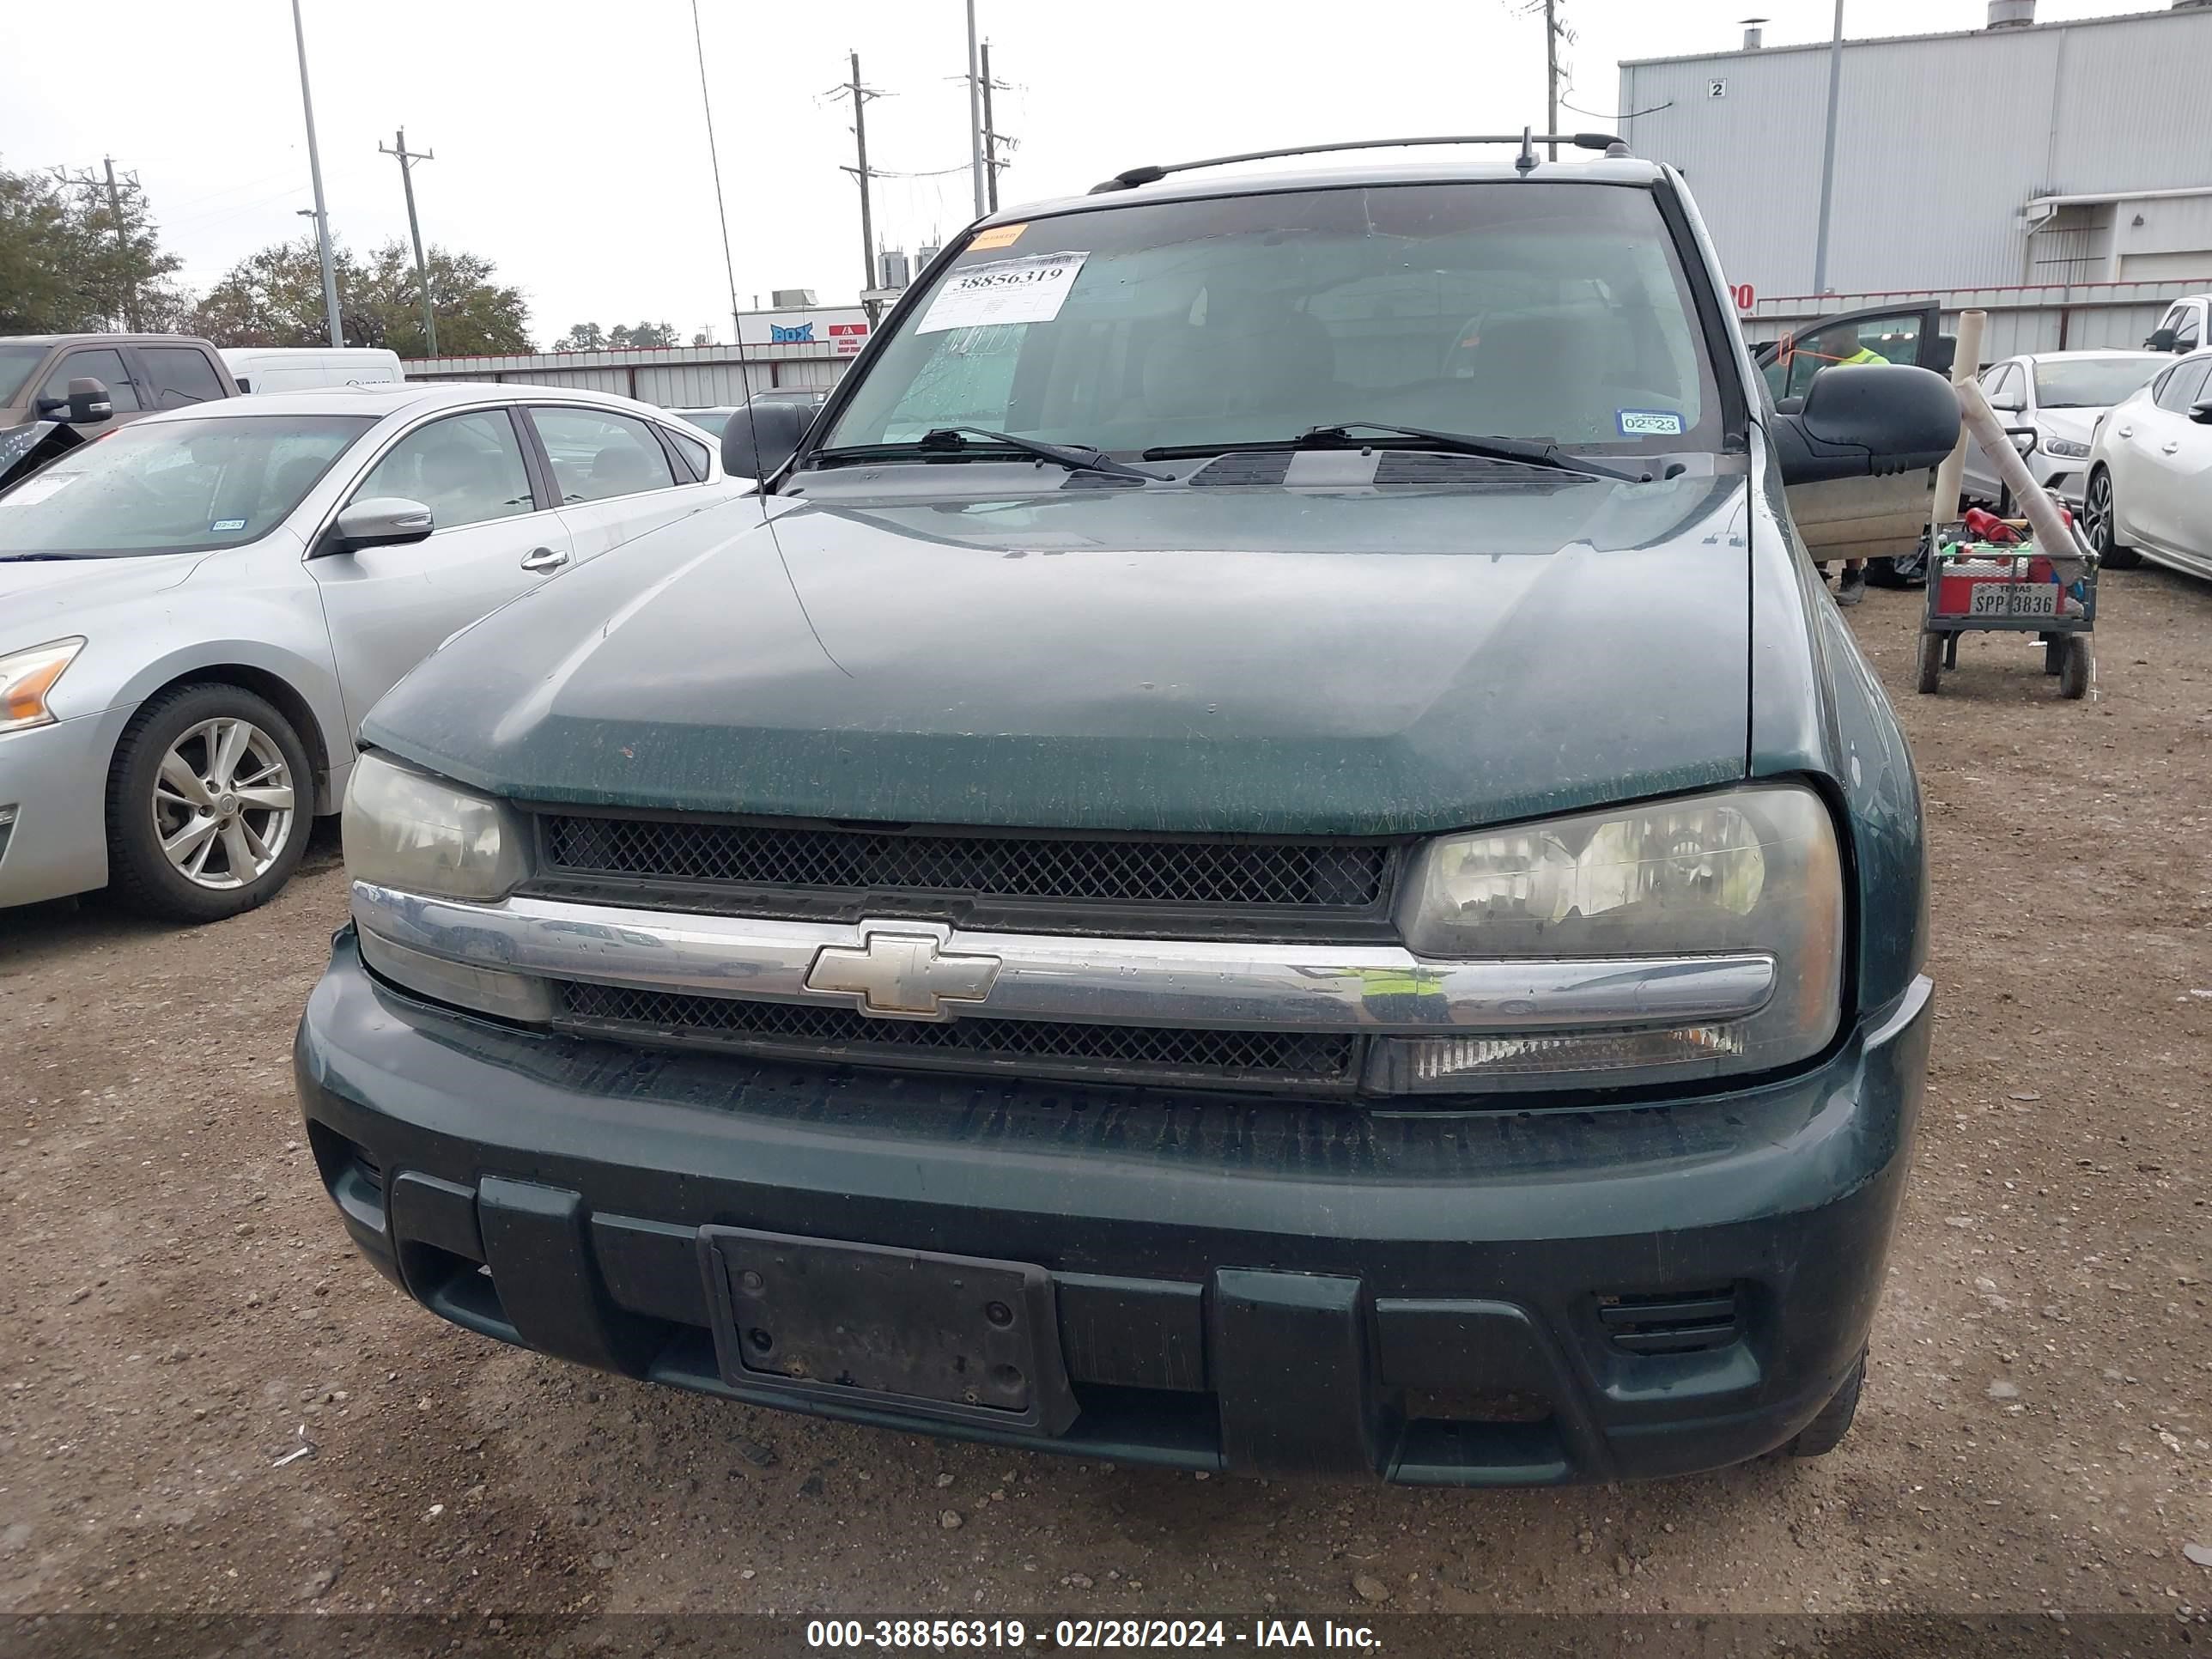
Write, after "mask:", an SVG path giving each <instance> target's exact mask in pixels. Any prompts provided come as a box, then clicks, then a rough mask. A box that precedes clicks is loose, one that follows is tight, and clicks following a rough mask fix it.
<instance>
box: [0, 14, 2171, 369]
mask: <svg viewBox="0 0 2212 1659" xmlns="http://www.w3.org/2000/svg"><path fill="white" fill-rule="evenodd" d="M1561 3H1562V7H1563V9H1564V12H1565V16H1566V18H1567V21H1569V22H1570V24H1571V26H1572V27H1574V29H1575V31H1576V33H1577V36H1578V37H1579V38H1578V39H1577V41H1576V42H1575V43H1574V44H1573V45H1572V46H1570V47H1569V48H1568V61H1569V63H1570V64H1571V68H1572V70H1573V82H1574V83H1573V87H1572V89H1571V91H1569V93H1568V94H1567V98H1568V100H1569V101H1570V102H1571V103H1572V104H1575V105H1579V106H1581V107H1582V109H1583V110H1584V111H1588V112H1595V113H1594V114H1575V113H1563V115H1562V118H1561V120H1562V125H1569V126H1580V127H1583V128H1589V127H1594V126H1595V127H1603V126H1605V125H1607V117H1609V116H1610V115H1612V114H1613V112H1614V104H1615V99H1616V97H1617V95H1618V90H1619V77H1618V75H1617V73H1616V69H1615V66H1616V64H1618V63H1619V61H1620V59H1622V58H1645V57H1658V56H1665V55H1669V54H1673V53H1678V52H1701V51H1708V50H1713V49H1717V48H1725V47H1728V46H1733V45H1735V43H1736V42H1737V41H1738V40H1739V39H1740V37H1741V27H1740V23H1739V20H1741V18H1743V17H1744V16H1746V15H1749V14H1753V13H1765V14H1766V15H1768V16H1769V18H1770V19H1771V21H1770V22H1769V23H1768V25H1767V40H1768V42H1769V44H1770V45H1782V44H1785V43H1790V42H1796V41H1804V40H1824V39H1826V37H1827V34H1828V32H1829V29H1830V27H1831V23H1832V17H1833V10H1832V6H1831V4H1830V0H1561ZM2158 4H2159V0H2043V3H2042V5H2041V7H2040V8H2039V16H2040V18H2041V19H2042V20H2044V21H2052V20H2056V19H2060V18H2069V17H2083V16H2098V15H2111V14H2113V13H2118V12H2127V11H2142V10H2145V9H2156V8H2157V6H2158ZM302 5H303V9H304V14H305V17H306V22H307V52H308V59H309V67H310V70H311V71H312V74H313V90H314V96H315V114H316V126H317V131H318V136H319V141H320V144H321V149H322V162H323V179H324V186H325V191H326V192H327V195H328V197H329V204H330V212H331V225H332V228H333V229H334V231H335V233H336V234H337V236H338V237H339V238H340V239H341V240H343V241H344V242H346V243H347V244H349V245H350V246H355V247H357V248H366V247H368V246H374V244H376V243H379V242H381V241H383V240H385V239H386V238H388V237H392V236H404V234H406V226H407V222H406V213H405V209H404V204H403V202H402V199H401V196H400V185H399V176H398V167H397V165H396V164H395V163H394V162H393V161H392V160H390V159H389V158H387V157H386V156H382V155H379V154H378V153H377V145H378V143H379V142H380V141H381V142H383V143H391V142H392V134H393V131H394V130H395V129H396V128H398V127H399V126H401V125H404V126H405V128H406V130H407V140H408V145H409V148H410V149H415V150H418V151H419V150H425V149H428V150H434V151H435V153H436V157H437V159H436V160H435V161H430V162H428V163H426V164H424V165H422V167H419V168H418V169H417V172H416V197H417V202H418V204H419V206H420V209H421V213H422V228H423V234H425V236H426V237H428V239H429V240H432V241H435V242H439V243H443V244H446V245H447V246H453V247H457V248H465V249H466V250H468V251H470V252H475V253H478V254H482V255H483V256H485V257H487V258H491V259H492V260H494V261H495V262H496V263H497V264H498V266H499V270H500V275H501V278H502V279H503V280H505V281H508V282H512V283H518V284H520V286H521V288H522V289H524V290H525V292H526V294H527V295H529V298H530V303H531V317H532V330H533V331H534V332H535V333H536V335H537V336H538V338H539V339H540V340H541V341H543V340H548V339H550V338H551V337H553V336H554V335H556V334H558V333H561V332H562V331H565V330H566V329H567V328H568V325H570V324H572V323H575V322H580V321H584V320H593V321H597V322H599V323H601V324H604V325H607V326H610V327H611V326H612V325H614V324H616V323H617V322H636V321H640V320H644V319H650V320H653V321H663V320H665V321H667V322H670V323H672V324H674V325H676V326H677V327H678V329H679V330H680V331H683V333H684V337H686V338H688V337H690V334H691V333H692V332H693V331H695V330H697V329H700V328H712V329H713V330H714V337H716V338H717V339H724V340H726V339H727V338H728V337H729V334H730V329H729V318H728V312H729V299H728V285H727V283H726V279H725V276H724V274H723V261H722V252H721V246H720V240H719V237H718V235H717V231H716V226H715V216H714V183H713V177H712V174H711V173H710V172H709V169H708V146H707V140H706V131H705V125H704V123H703V120H702V115H701V111H700V98H699V82H698V75H697V69H696V62H695V59H694V57H693V52H692V35H691V9H690V0H622V3H620V4H605V3H584V0H302ZM1534 9H1535V10H1536V11H1537V12H1538V13H1539V14H1541V0H1536V3H1535V5H1534ZM977 10H978V14H979V16H980V19H981V30H982V33H984V35H985V36H986V37H987V39H988V40H990V42H991V44H992V48H993V51H992V70H993V73H994V76H995V77H996V78H997V79H999V80H1000V81H1003V82H1007V83H1008V84H1009V89H1008V90H1006V91H1005V92H1003V93H1001V94H999V96H998V108H997V111H996V115H997V124H998V125H999V127H1000V130H1001V131H1005V132H1007V133H1009V134H1012V135H1013V136H1014V137H1016V138H1017V139H1018V148H1017V149H1014V150H1013V151H1012V159H1013V161H1014V166H1013V167H1012V170H1011V171H1009V172H1008V173H1006V175H1005V179H1004V181H1003V185H1002V191H1003V194H1004V196H1005V197H1006V200H1008V201H1010V202H1018V201H1023V200H1027V199H1031V198H1035V197H1045V196H1054V195H1060V194H1065V193H1069V192H1073V191H1082V190H1084V189H1085V188H1087V187H1088V186H1089V185H1091V184H1093V183H1095V182H1097V180H1098V179H1102V178H1104V177H1106V176H1107V175H1109V174H1110V173H1116V172H1118V171H1120V170H1121V168H1123V167H1132V166H1136V165H1139V164H1140V163H1143V162H1147V161H1173V160H1176V159H1178V158H1188V157H1193V156H1201V155H1216V154H1220V153H1223V152H1227V151H1235V150H1243V149H1261V148H1265V147H1267V146H1268V145H1271V144H1295V143H1318V142H1326V141H1328V140H1331V139H1337V138H1348V137H1383V136H1395V135H1399V134H1413V133H1425V132H1452V131H1507V130H1511V129H1515V128H1517V127H1519V126H1521V125H1523V124H1524V123H1527V122H1530V121H1535V122H1540V123H1541V120H1542V118H1543V101H1542V100H1543V92H1544V84H1543V31H1542V27H1541V23H1540V22H1539V21H1536V20H1535V19H1534V18H1532V17H1531V16H1530V15H1528V13H1529V11H1530V0H1394V3H1391V4H1389V5H1376V4H1350V3H1345V0H1334V3H1328V4H1320V3H1314V0H1114V3H1110V4H1098V3H1086V4H1067V3H1060V0H977ZM699 11H700V15H701V19H702V26H703V32H704V35H705V40H706V56H707V69H708V79H709V82H710V84H711V88H712V91H713V95H714V119H715V131H716V133H717V135H718V137H719V138H720V153H721V160H722V178H723V184H724V187H725V189H726V192H727V197H728V208H729V222H730V238H731V243H732V250H733V252H734V256H735V260H736V266H737V289H738V304H739V305H740V306H742V307H750V306H751V304H752V302H753V296H754V295H759V296H760V299H761V303H763V304H766V303H767V302H768V293H769V289H775V288H812V289H817V290H819V292H820V295H821V297H822V300H823V303H824V304H830V303H844V304H850V303H852V301H853V299H854V293H855V290H856V289H858V287H859V285H860V273H861V269H862V267H861V252H860V226H859V217H858V200H859V197H858V191H857V190H856V188H855V186H854V182H853V180H852V179H851V178H850V176H849V175H848V174H847V173H842V172H840V171H839V168H840V167H841V166H845V165H849V164H850V163H851V161H852V160H853V155H852V143H853V140H852V132H851V116H850V113H849V111H848V106H847V105H846V104H845V103H843V102H842V101H834V100H830V99H829V98H828V97H827V96H825V95H824V94H827V93H828V92H829V90H830V88H833V87H835V86H836V84H837V83H838V82H841V81H842V80H843V79H844V78H845V77H846V76H847V74H848V64H847V58H846V53H847V52H848V51H854V50H857V51H858V52H860V59H861V72H862V75H863V76H864V78H865V79H866V82H867V84H868V85H869V86H871V87H872V88H877V89H878V90H880V91H881V92H882V93H883V94H884V96H882V97H881V98H880V99H878V100H875V101H873V102H872V103H871V104H870V105H869V106H868V137H869V152H870V160H871V161H872V164H873V166H874V167H877V168H880V169H886V170H890V171H892V172H897V173H915V174H921V173H937V174H938V176H935V177H921V178H910V179H883V180H880V181H878V185H877V211H876V226H877V229H878V234H879V237H880V239H881V240H884V241H885V242H887V243H888V244H889V245H890V246H904V247H907V248H908V249H912V248H914V247H915V246H919V245H920V244H921V243H922V242H925V241H928V240H933V239H936V238H939V237H942V236H945V235H949V234H952V233H954V232H956V231H957V230H958V229H959V228H961V226H962V225H963V224H964V223H966V222H967V221H968V220H969V218H970V217H971V216H972V213H971V206H970V186H969V174H968V173H967V171H966V167H965V163H966V161H967V131H968V129H967V94H966V91H965V89H964V88H963V85H962V83H961V82H960V79H959V77H960V76H961V75H962V73H963V68H964V59H965V52H966V46H965V31H964V25H963V8H962V4H961V0H810V3H806V4H803V5H793V6H783V5H778V6H771V5H769V4H765V3H761V0H699ZM1986 13H1987V7H1986V3H1985V0H1847V6H1846V14H1845V15H1846V27H1847V30H1848V32H1849V33H1850V34H1852V35H1854V36H1860V35H1871V34H1895V33H1911V32H1918V31H1928V30H1948V29H1966V28H1974V27H1980V25H1981V24H1982V23H1983V21H1984V19H1985V16H1986ZM86 15H87V10H86V7H85V6H84V5H82V4H77V5H61V4H50V3H33V0H0V165H4V166H6V167H13V168H19V169H20V168H27V167H51V166H56V165H67V166H70V167H98V166H99V164H100V159H101V157H102V156H103V155H113V156H114V157H115V160H116V163H117V165H118V167H122V168H125V169H129V170H133V171H135V172H136V173H137V175H138V176H139V178H140V179H142V180H143V182H144V184H145V185H146V188H147V190H148V191H149V196H150V198H151V201H152V204H153V207H154V210H155V215H156V216H157V217H158V219H159V221H160V222H161V228H162V232H163V234H164V235H165V237H166V238H167V241H168V243H169V245H170V246H172V247H173V248H174V249H175V250H176V251H177V252H179V253H180V254H182V255H183V256H184V259H185V269H184V271H183V273H182V275H183V277H184V280H185V282H186V283H188V284H189V285H191V286H192V287H194V288H196V289H204V288H206V287H207V286H209V285H210V284H211V283H214V282H215V281H216V279H217V278H218V277H220V276H222V273H223V272H224V270H227V269H228V267H229V266H230V265H231V264H233V263H234V262H235V261H236V260H238V259H239V258H242V257H243V256H245V255H246V254H247V253H250V252H252V251H253V250H254V249H255V248H257V247H259V246H263V245H264V244H266V243H268V242H270V241H274V240H279V239H282V238H284V237H288V236H291V235H295V234H299V233H300V232H301V230H303V229H304V228H307V222H306V221H304V220H302V219H300V218H297V217H295V214H296V213H297V211H298V210H300V209H302V208H306V207H308V206H311V205H312V203H313V196H312V194H311V191H310V189H309V185H308V176H307V143H306V139H305V136H304V131H303V126H302V123H301V112H300V87H299V81H298V75H297V70H296V67H295V58H294V52H293V43H292V26H291V15H290V10H289V4H288V3H287V0H189V3H179V0H101V3H100V5H99V6H98V27H97V29H96V31H95V34H96V40H94V41H91V42H88V36H87V33H86V22H85V18H86ZM88 44H91V45H94V46H96V50H95V51H93V52H90V53H89V54H88V51H87V48H88ZM64 63H66V64H70V65H73V66H75V68H74V70H72V72H66V73H65V72H63V70H62V68H61V65H62V64H64ZM1960 95H1961V97H1962V98H1966V97H1968V96H1969V95H1971V96H1972V97H1973V98H1974V99H1975V100H1977V101H1978V102H1979V103H1981V104H1983V105H1984V106H1986V105H1987V96H1988V89H1986V88H1960ZM1998 96H1999V101H2000V103H2001V102H2002V94H1998ZM1789 137H1790V140H1791V141H1794V142H1801V143H1807V144H1817V143H1819V112H1817V111H1811V110H1808V112H1806V118H1805V125H1804V128H1803V130H1802V132H1800V133H1797V134H1794V135H1790V136H1789ZM944 169H952V171H949V172H947V171H940V170H944Z"/></svg>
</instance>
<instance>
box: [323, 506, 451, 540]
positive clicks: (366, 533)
mask: <svg viewBox="0 0 2212 1659" xmlns="http://www.w3.org/2000/svg"><path fill="white" fill-rule="evenodd" d="M437 527H438V525H437V520H435V518H433V517H432V516H431V513H430V509H429V508H428V507H425V506H423V505H422V502H420V501H408V500H406V499H405V498H404V497H403V496H398V495H372V496H370V497H369V498H368V500H367V501H356V502H354V503H353V505H352V506H350V507H347V508H346V509H345V510H344V511H343V513H339V514H338V518H337V523H336V524H334V525H332V526H331V532H330V534H329V535H328V536H327V537H325V538H324V541H323V547H322V550H323V551H324V552H325V553H358V552H360V551H361V550H362V549H363V548H368V547H398V546H401V545H403V544H405V543H408V542H419V541H421V540H422V539H423V538H425V537H427V536H428V535H429V533H430V532H432V531H434V530H435V529H436V528H437Z"/></svg>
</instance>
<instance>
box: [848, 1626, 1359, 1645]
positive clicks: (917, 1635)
mask: <svg viewBox="0 0 2212 1659" xmlns="http://www.w3.org/2000/svg"><path fill="white" fill-rule="evenodd" d="M1032 1637H1034V1638H1036V1645H1037V1646H1039V1647H1042V1646H1044V1645H1045V1640H1044V1637H1045V1632H1044V1631H1043V1630H1042V1628H1038V1629H1036V1630H1031V1629H1030V1627H1029V1626H1026V1625H1024V1624H1023V1623H1022V1621H1021V1620H1018V1619H992V1620H982V1619H878V1620H872V1621H869V1620H859V1619H817V1620H810V1621H809V1622H808V1624H807V1626H806V1645H807V1646H808V1647H810V1648H823V1649H829V1650H838V1649H847V1648H850V1649H872V1650H878V1651H892V1650H900V1649H907V1650H912V1649H928V1650H933V1651H943V1650H946V1649H949V1648H1001V1649H1018V1648H1023V1647H1026V1646H1028V1645H1029V1644H1030V1639H1031V1638H1032ZM1231 1644H1236V1645H1239V1646H1245V1647H1254V1648H1355V1649H1358V1648H1373V1647H1376V1646H1378V1645H1379V1644H1378V1643H1377V1642H1376V1638H1375V1632H1374V1631H1373V1630H1372V1629H1371V1628H1370V1626H1365V1625H1340V1624H1337V1623H1335V1622H1334V1620H1322V1623H1321V1625H1320V1626H1319V1628H1318V1629H1316V1627H1315V1626H1313V1625H1312V1624H1311V1623H1310V1621H1308V1620H1304V1619H1267V1620H1259V1621H1256V1622H1255V1624H1254V1625H1253V1626H1252V1627H1251V1629H1249V1631H1244V1630H1233V1629H1231V1628H1230V1627H1229V1626H1227V1625H1226V1623H1225V1621H1224V1620H1219V1619H1211V1620H1207V1619H1062V1620H1059V1621H1058V1622H1057V1623H1055V1624H1054V1626H1053V1627H1052V1640H1051V1645H1052V1646H1053V1647H1055V1648H1061V1649H1066V1648H1223V1647H1228V1646H1230V1645H1231Z"/></svg>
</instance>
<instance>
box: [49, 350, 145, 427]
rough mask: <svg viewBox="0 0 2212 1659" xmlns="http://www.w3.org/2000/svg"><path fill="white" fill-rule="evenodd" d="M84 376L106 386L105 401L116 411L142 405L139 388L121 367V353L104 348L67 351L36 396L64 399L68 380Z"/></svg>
mask: <svg viewBox="0 0 2212 1659" xmlns="http://www.w3.org/2000/svg"><path fill="white" fill-rule="evenodd" d="M87 375H89V376H91V377H92V378H93V379H94V380H98V381H100V383H101V384H102V385H104V386H106V388H107V401H108V402H109V403H110V404H112V405H113V407H114V410H115V412H116V413H117V414H118V415H120V414H122V413H123V412H124V410H137V409H142V408H143V407H144V405H143V404H141V403H140V402H139V401H138V388H137V386H133V385H132V384H131V371H130V370H129V369H127V368H125V367H124V366H123V354H122V353H121V352H119V351H116V350H114V349H111V348H107V347H102V348H100V349H98V350H94V351H72V352H70V355H69V356H66V357H64V358H63V359H62V360H61V362H58V363H56V364H55V365H54V368H53V372H52V374H48V375H47V376H46V384H45V385H44V386H40V388H39V396H40V397H41V398H66V397H68V396H69V383H70V381H71V380H82V379H84V378H85V377H86V376H87Z"/></svg>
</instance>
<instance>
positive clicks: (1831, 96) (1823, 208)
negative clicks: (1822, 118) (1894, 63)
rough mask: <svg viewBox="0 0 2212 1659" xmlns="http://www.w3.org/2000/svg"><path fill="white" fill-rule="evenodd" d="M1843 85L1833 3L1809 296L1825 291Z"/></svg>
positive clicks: (1840, 22)
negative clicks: (1825, 136) (1824, 135)
mask: <svg viewBox="0 0 2212 1659" xmlns="http://www.w3.org/2000/svg"><path fill="white" fill-rule="evenodd" d="M1843 84H1844V0H1836V32H1835V35H1834V37H1833V38H1832V40H1830V41H1829V42H1828V142H1827V145H1826V148H1825V149H1822V150H1821V152H1820V235H1819V237H1818V238H1817V239H1816V240H1814V244H1813V292H1814V293H1815V294H1826V292H1827V291H1828V215H1829V213H1830V211H1831V210H1832V209H1833V208H1834V206H1835V203H1836V106H1837V100H1838V95H1839V94H1840V93H1841V92H1842V89H1843Z"/></svg>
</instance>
